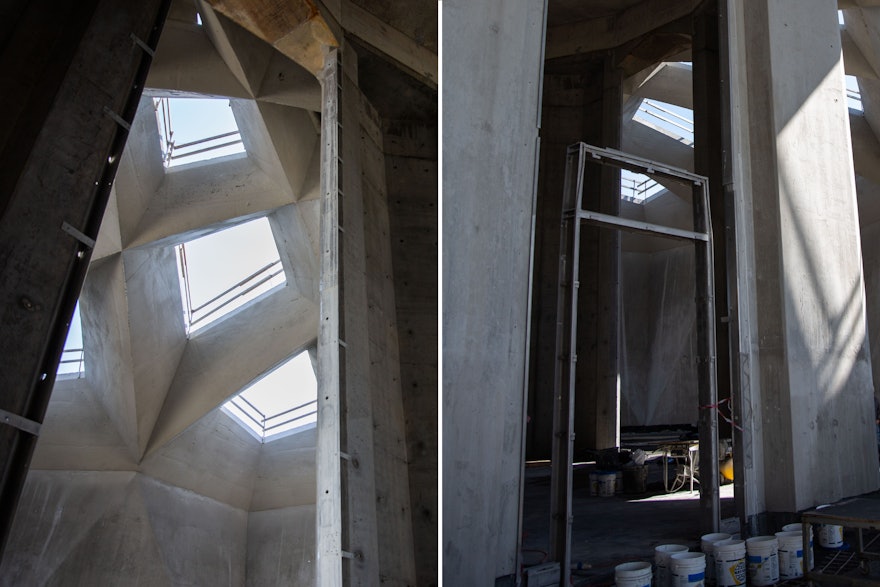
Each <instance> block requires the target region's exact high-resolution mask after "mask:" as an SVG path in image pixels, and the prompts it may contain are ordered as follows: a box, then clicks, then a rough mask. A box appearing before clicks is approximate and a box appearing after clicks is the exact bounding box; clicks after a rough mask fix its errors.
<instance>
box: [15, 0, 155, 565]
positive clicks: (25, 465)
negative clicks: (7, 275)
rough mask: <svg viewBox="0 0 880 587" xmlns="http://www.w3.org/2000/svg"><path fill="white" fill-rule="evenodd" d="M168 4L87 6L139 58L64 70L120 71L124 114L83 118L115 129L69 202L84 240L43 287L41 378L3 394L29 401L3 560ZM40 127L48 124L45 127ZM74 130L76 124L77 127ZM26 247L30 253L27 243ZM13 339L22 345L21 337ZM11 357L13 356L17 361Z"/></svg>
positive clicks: (18, 433)
mask: <svg viewBox="0 0 880 587" xmlns="http://www.w3.org/2000/svg"><path fill="white" fill-rule="evenodd" d="M95 5H97V6H95ZM89 6H91V8H89ZM170 6H171V0H158V1H155V2H146V3H144V5H143V6H141V7H140V10H150V12H149V13H148V15H149V20H148V22H145V23H144V28H143V30H136V31H132V30H131V29H128V28H125V29H123V28H122V27H126V26H127V25H125V24H120V23H124V22H125V19H124V18H121V17H117V18H115V19H110V18H106V17H107V16H108V15H109V14H112V13H113V11H114V10H116V11H119V12H126V11H127V8H123V5H122V3H119V2H115V3H112V2H98V3H94V4H92V5H89V4H86V5H85V6H84V7H83V10H87V9H92V10H93V11H94V15H93V17H92V19H91V24H90V25H89V27H93V26H101V25H102V24H103V26H106V27H107V28H106V29H104V31H103V32H104V33H106V34H107V39H111V40H116V39H119V38H120V37H122V36H124V37H125V38H130V39H131V40H132V42H133V45H132V46H133V47H134V46H137V47H139V49H137V50H136V53H137V54H138V55H137V57H133V56H132V55H133V54H132V55H119V56H118V58H119V62H120V63H124V64H125V65H123V66H121V67H117V66H114V67H105V66H106V64H102V63H98V64H86V63H74V64H73V65H72V66H71V67H70V68H69V69H68V70H67V73H65V74H64V77H65V78H68V76H70V77H72V78H77V76H78V78H77V79H79V81H82V79H86V78H88V75H89V72H90V70H89V67H90V66H91V67H92V69H91V73H93V74H95V76H94V77H91V78H89V83H92V84H95V83H97V80H99V79H101V77H102V75H103V76H104V77H105V78H106V77H107V76H110V75H111V73H106V72H113V71H114V70H116V71H117V73H115V74H114V75H115V78H114V79H113V80H112V82H108V85H107V86H106V87H103V88H102V91H104V92H105V93H106V94H107V95H108V98H109V99H110V104H111V105H115V107H117V108H119V112H118V113H117V112H114V111H113V110H112V108H110V106H108V105H106V104H105V105H104V107H103V110H96V111H95V119H93V120H90V121H86V122H88V123H90V124H91V125H92V126H93V127H99V126H102V125H105V124H106V121H105V120H103V119H100V120H99V119H98V117H109V118H110V119H111V120H113V121H114V122H115V129H114V131H113V134H112V138H111V140H110V142H109V144H107V145H101V146H100V147H97V146H96V150H97V149H101V150H102V151H103V152H102V153H101V160H102V161H105V162H106V163H104V164H103V165H102V166H101V168H99V169H97V170H96V171H97V175H96V179H95V182H94V188H93V189H92V188H91V187H90V194H89V197H88V198H81V197H79V194H77V197H76V198H71V202H74V201H77V202H80V203H82V204H83V206H84V207H85V210H83V209H77V208H76V207H75V206H74V205H73V204H72V203H69V204H68V207H69V212H70V213H71V214H76V215H80V214H81V213H82V212H85V214H84V216H85V223H84V225H83V226H82V227H81V228H82V230H76V229H73V230H71V231H70V233H71V234H72V235H74V238H76V240H77V241H79V243H78V245H77V250H76V251H75V252H72V253H71V255H72V258H71V260H70V262H69V264H68V266H67V267H66V269H64V272H63V273H61V272H58V273H55V274H53V275H52V277H53V278H56V279H57V282H53V283H52V284H46V285H47V286H48V287H55V284H57V286H58V288H59V289H60V290H61V292H62V294H61V297H60V300H58V302H57V307H54V308H52V311H53V313H54V317H53V318H52V321H51V325H50V328H49V331H48V332H46V333H44V334H46V338H45V341H44V342H43V343H41V345H42V348H41V349H40V350H39V353H40V363H41V364H40V367H39V369H38V371H37V374H36V375H37V377H36V379H30V380H28V381H27V382H26V383H25V384H24V385H25V386H26V389H21V390H20V391H22V392H23V393H21V395H18V391H17V390H15V389H12V390H11V389H8V388H7V389H4V393H5V394H6V395H7V397H8V398H13V399H15V400H21V399H24V404H25V405H24V410H23V412H22V413H20V414H18V413H16V414H13V415H14V416H16V417H18V418H19V419H20V420H22V421H23V422H25V423H27V424H29V425H28V426H25V427H22V426H12V428H13V430H11V431H9V430H4V432H3V433H2V434H0V447H2V450H0V453H2V454H0V557H2V555H3V551H4V548H5V546H6V541H7V539H8V537H9V532H10V530H11V526H12V520H13V518H14V515H15V511H16V509H17V506H18V500H19V497H20V495H21V490H22V488H23V486H24V483H25V478H26V476H27V473H28V469H29V467H30V460H31V455H32V454H33V451H34V448H35V446H36V441H37V436H38V434H39V432H38V430H39V423H41V422H42V421H43V418H44V416H45V414H46V409H47V408H48V405H49V399H50V397H51V394H52V389H53V387H54V383H55V377H56V374H57V369H58V364H59V362H60V361H61V356H62V354H63V352H64V342H65V340H66V339H67V333H68V330H69V327H70V321H71V319H72V317H73V313H74V310H75V308H76V304H77V301H78V300H79V294H80V291H81V289H82V285H83V283H84V281H85V277H86V272H87V271H88V266H89V262H90V260H91V257H92V252H93V250H94V244H95V239H96V238H97V235H98V232H99V229H100V227H101V223H102V221H103V218H104V212H105V210H106V207H107V202H108V200H109V199H110V191H111V188H112V186H113V181H114V179H115V177H116V170H117V168H118V166H119V160H120V158H121V155H122V151H123V149H124V148H125V144H126V141H127V139H128V134H129V130H130V128H131V123H132V121H133V120H134V117H135V114H136V112H137V107H138V103H139V101H140V98H141V94H142V92H143V88H144V83H145V81H146V79H147V74H148V73H149V71H150V66H151V65H152V60H153V55H154V54H155V49H156V47H157V45H158V44H159V37H160V35H161V34H162V28H163V27H164V25H165V19H166V17H167V15H168V11H169V9H170ZM102 17H103V18H102ZM108 23H110V24H108ZM89 32H91V31H90V30H89V28H87V29H86V30H85V32H84V35H83V37H82V39H83V42H82V44H83V45H87V44H88V43H87V42H86V41H92V40H93V39H90V38H89ZM140 37H144V39H141V38H140ZM104 41H106V39H103V40H102V42H104ZM78 51H79V50H78ZM112 57H116V55H113V56H112ZM74 59H76V57H74ZM105 70H106V72H105ZM119 71H121V72H123V73H124V75H119V73H118V72H119ZM96 72H97V73H96ZM67 83H68V81H67V79H65V81H64V82H63V84H67ZM120 83H122V84H124V86H125V87H120V85H119V84H120ZM117 92H118V93H117ZM120 107H121V108H120ZM53 108H56V107H53ZM50 117H51V113H50V114H47V116H46V118H45V119H44V120H43V122H44V123H47V121H49V120H50ZM80 122H82V121H80ZM43 128H45V126H44V127H43ZM71 128H79V127H77V126H74V127H71ZM71 132H73V131H71ZM84 144H85V143H84ZM33 146H34V145H31V147H33ZM70 173H71V175H74V174H73V171H72V170H71V171H70ZM68 187H69V188H71V189H80V188H79V185H78V184H77V183H76V178H72V179H71V183H70V185H69V186H68ZM0 212H3V213H6V212H7V210H2V211H0ZM33 226H38V223H37V222H34V223H33ZM53 242H54V241H52V240H51V239H47V240H45V243H46V244H45V246H44V248H47V249H48V248H51V247H52V246H53V244H52V243H53ZM22 250H25V249H24V247H23V248H22ZM22 299H23V300H24V301H25V302H26V303H23V304H22V305H23V306H24V307H25V308H26V309H31V310H37V309H38V308H36V307H35V306H34V305H33V303H32V302H31V301H30V300H29V298H26V297H25V298H22ZM28 306H30V308H28ZM16 342H17V343H18V342H20V341H16ZM21 348H22V349H26V345H22V346H21ZM30 350H34V349H30ZM7 359H9V357H7ZM12 360H15V359H14V358H13V359H12ZM33 424H36V425H37V426H36V432H35V431H34V428H33V427H32V426H31V425H33ZM10 432H11V435H12V436H11V437H10V436H7V435H8V434H10Z"/></svg>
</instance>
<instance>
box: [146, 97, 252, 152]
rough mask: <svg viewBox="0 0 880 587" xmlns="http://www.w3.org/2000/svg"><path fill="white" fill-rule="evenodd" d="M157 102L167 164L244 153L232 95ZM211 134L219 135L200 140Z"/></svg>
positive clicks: (159, 99) (155, 99)
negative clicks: (233, 112)
mask: <svg viewBox="0 0 880 587" xmlns="http://www.w3.org/2000/svg"><path fill="white" fill-rule="evenodd" d="M153 105H154V107H155V108H156V124H157V125H158V127H159V137H160V141H161V143H162V153H163V155H164V156H165V157H166V166H167V167H175V166H177V165H185V164H187V163H194V162H196V161H205V160H208V159H215V158H217V157H223V156H225V155H233V154H235V153H244V145H243V143H242V142H241V135H240V134H239V132H238V124H237V123H236V122H235V116H233V114H232V108H231V107H230V105H229V100H228V99H226V98H219V99H218V98H154V99H153ZM223 135H227V136H223ZM211 137H218V138H215V139H212V140H210V141H205V142H200V141H204V140H205V139H208V138H211ZM194 142H195V143H197V144H194V145H192V144H191V143H194ZM228 143H232V144H228ZM172 144H173V149H172V150H171V153H170V155H169V145H172ZM224 145H225V146H224ZM169 156H170V157H171V158H170V159H167V158H168V157H169Z"/></svg>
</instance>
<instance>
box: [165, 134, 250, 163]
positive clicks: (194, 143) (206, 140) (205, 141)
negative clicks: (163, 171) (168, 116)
mask: <svg viewBox="0 0 880 587" xmlns="http://www.w3.org/2000/svg"><path fill="white" fill-rule="evenodd" d="M237 134H239V131H237V130H234V131H232V132H226V133H223V134H222V135H215V136H213V137H208V138H205V139H199V140H197V141H190V142H189V143H183V144H182V145H174V148H175V149H185V148H187V147H192V146H193V145H201V144H202V143H207V142H210V141H215V140H217V139H225V138H226V137H231V136H232V135H237ZM182 156H183V155H181V157H182Z"/></svg>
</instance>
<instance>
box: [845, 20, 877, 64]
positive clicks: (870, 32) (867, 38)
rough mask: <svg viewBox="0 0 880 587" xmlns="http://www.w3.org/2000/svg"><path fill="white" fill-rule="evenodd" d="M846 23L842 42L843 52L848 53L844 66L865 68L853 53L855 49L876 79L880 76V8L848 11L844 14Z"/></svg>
mask: <svg viewBox="0 0 880 587" xmlns="http://www.w3.org/2000/svg"><path fill="white" fill-rule="evenodd" d="M844 22H845V23H846V34H845V39H844V40H843V41H842V47H843V50H844V51H846V53H844V58H845V59H846V62H845V63H844V66H845V67H846V68H847V69H854V68H859V66H862V67H863V64H861V62H860V60H859V57H858V56H857V55H855V54H854V52H853V51H852V49H853V47H855V48H857V49H858V50H859V53H860V54H861V58H862V59H864V60H865V61H866V62H867V63H868V65H869V66H870V69H871V70H872V71H873V74H874V75H873V77H874V78H875V79H876V78H877V77H878V76H880V8H859V9H857V10H847V11H846V12H845V13H844ZM850 41H852V44H850ZM847 62H848V63H847Z"/></svg>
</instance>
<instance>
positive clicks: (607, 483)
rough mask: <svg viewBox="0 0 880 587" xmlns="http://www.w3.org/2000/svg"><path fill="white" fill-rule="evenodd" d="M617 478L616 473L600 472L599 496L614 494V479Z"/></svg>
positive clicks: (611, 495)
mask: <svg viewBox="0 0 880 587" xmlns="http://www.w3.org/2000/svg"><path fill="white" fill-rule="evenodd" d="M616 478H617V475H616V474H615V473H599V497H613V496H614V480H615V479H616Z"/></svg>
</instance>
